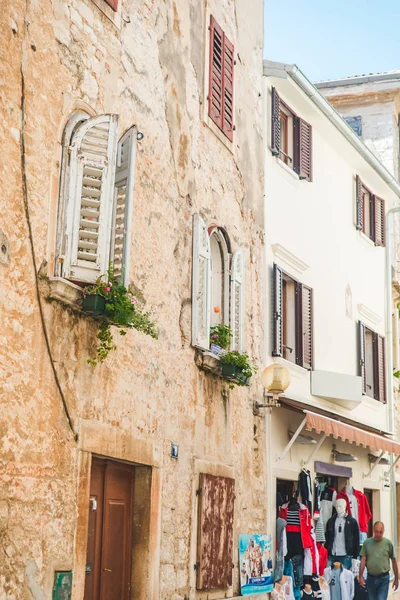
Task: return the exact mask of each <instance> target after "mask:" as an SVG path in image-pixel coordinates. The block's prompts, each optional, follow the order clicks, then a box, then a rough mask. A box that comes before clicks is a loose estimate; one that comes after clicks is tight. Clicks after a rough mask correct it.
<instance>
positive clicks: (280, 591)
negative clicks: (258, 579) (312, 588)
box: [271, 575, 295, 600]
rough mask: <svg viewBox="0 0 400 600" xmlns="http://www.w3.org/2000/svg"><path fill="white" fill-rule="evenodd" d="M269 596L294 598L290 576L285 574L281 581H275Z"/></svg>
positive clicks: (280, 599) (278, 599)
mask: <svg viewBox="0 0 400 600" xmlns="http://www.w3.org/2000/svg"><path fill="white" fill-rule="evenodd" d="M271 598H272V599H273V600H295V598H294V594H293V581H292V578H291V577H289V576H286V575H285V576H284V577H283V579H282V583H275V586H274V589H273V590H272V592H271Z"/></svg>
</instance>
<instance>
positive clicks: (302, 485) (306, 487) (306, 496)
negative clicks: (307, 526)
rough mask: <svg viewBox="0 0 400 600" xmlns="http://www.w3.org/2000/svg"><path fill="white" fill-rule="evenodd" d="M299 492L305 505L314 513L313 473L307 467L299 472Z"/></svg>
mask: <svg viewBox="0 0 400 600" xmlns="http://www.w3.org/2000/svg"><path fill="white" fill-rule="evenodd" d="M298 486H299V494H300V497H301V500H302V502H303V504H305V506H307V508H308V510H309V512H310V515H312V514H313V513H312V485H311V473H310V471H307V469H302V470H301V471H300V474H299V482H298Z"/></svg>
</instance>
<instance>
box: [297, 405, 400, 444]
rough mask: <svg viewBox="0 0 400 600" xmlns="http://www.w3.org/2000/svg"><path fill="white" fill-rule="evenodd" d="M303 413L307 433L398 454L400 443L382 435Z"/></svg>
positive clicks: (309, 413) (306, 412) (314, 414)
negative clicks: (320, 434)
mask: <svg viewBox="0 0 400 600" xmlns="http://www.w3.org/2000/svg"><path fill="white" fill-rule="evenodd" d="M304 412H305V416H306V422H305V425H304V427H305V429H307V431H312V430H314V431H316V432H317V433H323V434H325V435H326V436H329V435H331V436H332V437H334V438H335V439H341V440H343V441H347V442H349V443H350V444H356V445H357V446H364V447H366V448H371V449H372V450H380V451H381V452H389V453H393V454H400V442H395V441H394V440H390V439H389V438H386V437H384V436H383V435H376V434H374V433H370V432H369V431H365V430H364V429H359V428H358V427H353V426H352V425H347V424H346V423H341V422H340V421H334V420H333V419H329V417H323V416H322V415H318V414H317V413H313V412H309V411H304Z"/></svg>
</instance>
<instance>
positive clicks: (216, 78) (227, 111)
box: [208, 15, 235, 142]
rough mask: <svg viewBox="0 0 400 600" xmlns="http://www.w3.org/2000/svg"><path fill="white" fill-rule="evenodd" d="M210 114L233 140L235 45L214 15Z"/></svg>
mask: <svg viewBox="0 0 400 600" xmlns="http://www.w3.org/2000/svg"><path fill="white" fill-rule="evenodd" d="M209 30H210V63H209V86H208V116H209V117H210V119H211V120H212V121H213V122H214V123H215V125H216V126H217V127H218V128H219V129H220V130H221V131H222V132H223V133H224V134H225V136H226V137H227V138H228V139H229V140H230V141H231V142H232V141H233V131H234V129H235V125H234V97H233V96H234V68H235V59H234V47H233V44H232V43H231V42H230V41H229V39H228V38H227V36H226V34H225V32H224V31H223V30H222V29H221V27H220V26H219V25H218V23H217V22H216V20H215V19H214V17H213V16H212V15H211V17H210V28H209Z"/></svg>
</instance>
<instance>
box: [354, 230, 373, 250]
mask: <svg viewBox="0 0 400 600" xmlns="http://www.w3.org/2000/svg"><path fill="white" fill-rule="evenodd" d="M358 235H359V236H360V239H361V241H362V242H363V243H364V244H365V245H366V246H369V247H372V248H375V242H374V241H372V240H371V238H369V237H368V236H367V235H366V234H365V233H364V232H363V231H360V230H358Z"/></svg>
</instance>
